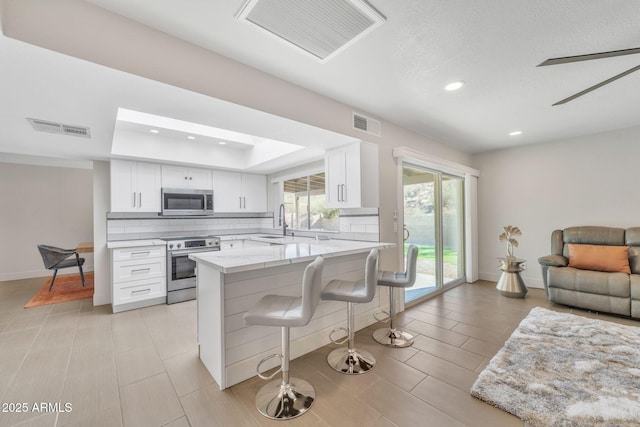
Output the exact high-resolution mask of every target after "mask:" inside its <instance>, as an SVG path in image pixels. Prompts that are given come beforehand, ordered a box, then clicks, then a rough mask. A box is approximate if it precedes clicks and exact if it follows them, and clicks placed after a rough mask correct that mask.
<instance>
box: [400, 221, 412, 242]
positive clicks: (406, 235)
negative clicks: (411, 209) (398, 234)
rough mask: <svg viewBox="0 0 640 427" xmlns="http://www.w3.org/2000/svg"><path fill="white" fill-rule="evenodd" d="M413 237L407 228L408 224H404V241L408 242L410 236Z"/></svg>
mask: <svg viewBox="0 0 640 427" xmlns="http://www.w3.org/2000/svg"><path fill="white" fill-rule="evenodd" d="M410 235H411V233H409V229H408V228H407V224H403V225H402V237H403V241H404V242H406V241H407V240H408V239H409V236H410Z"/></svg>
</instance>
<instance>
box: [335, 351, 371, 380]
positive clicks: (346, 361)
mask: <svg viewBox="0 0 640 427" xmlns="http://www.w3.org/2000/svg"><path fill="white" fill-rule="evenodd" d="M327 362H328V363H329V366H331V367H332V368H333V369H335V370H336V371H338V372H342V373H343V374H350V375H358V374H364V373H367V372H369V371H370V370H371V369H373V367H374V366H375V365H376V359H375V358H374V357H373V355H372V354H371V353H369V352H368V351H366V350H356V349H351V350H350V349H348V348H337V349H335V350H333V351H332V352H331V353H329V355H328V356H327Z"/></svg>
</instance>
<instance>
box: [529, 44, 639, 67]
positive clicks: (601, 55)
mask: <svg viewBox="0 0 640 427" xmlns="http://www.w3.org/2000/svg"><path fill="white" fill-rule="evenodd" d="M636 53H640V47H634V48H633V49H623V50H612V51H609V52H599V53H589V54H587V55H575V56H564V57H561V58H550V59H547V60H546V61H543V62H541V63H540V64H538V67H544V66H545V65H557V64H567V63H569V62H579V61H589V60H592V59H601V58H612V57H614V56H623V55H633V54H636Z"/></svg>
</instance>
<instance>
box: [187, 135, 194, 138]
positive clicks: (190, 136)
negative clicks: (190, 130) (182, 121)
mask: <svg viewBox="0 0 640 427" xmlns="http://www.w3.org/2000/svg"><path fill="white" fill-rule="evenodd" d="M187 139H196V137H195V136H193V135H189V136H188V137H187Z"/></svg>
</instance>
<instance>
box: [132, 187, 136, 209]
mask: <svg viewBox="0 0 640 427" xmlns="http://www.w3.org/2000/svg"><path fill="white" fill-rule="evenodd" d="M132 207H134V208H135V207H136V192H135V191H134V192H133V206H132Z"/></svg>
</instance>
